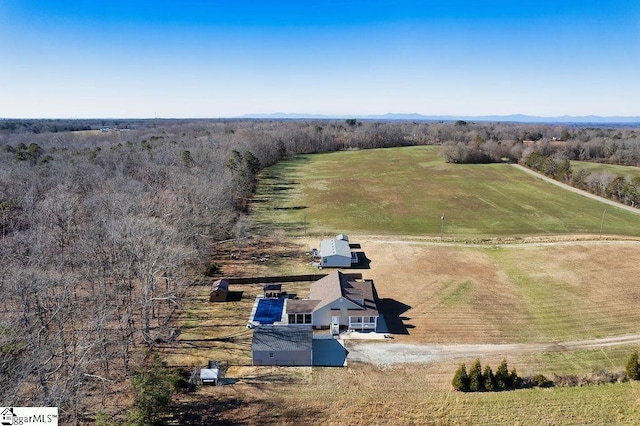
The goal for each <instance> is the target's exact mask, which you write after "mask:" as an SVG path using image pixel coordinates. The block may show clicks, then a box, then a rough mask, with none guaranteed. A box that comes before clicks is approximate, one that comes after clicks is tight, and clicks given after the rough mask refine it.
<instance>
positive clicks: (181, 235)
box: [0, 120, 640, 424]
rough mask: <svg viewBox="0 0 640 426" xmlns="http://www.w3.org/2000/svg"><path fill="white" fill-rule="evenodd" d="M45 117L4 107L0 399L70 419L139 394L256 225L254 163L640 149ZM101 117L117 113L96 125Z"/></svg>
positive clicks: (397, 129) (469, 129)
mask: <svg viewBox="0 0 640 426" xmlns="http://www.w3.org/2000/svg"><path fill="white" fill-rule="evenodd" d="M45 124H46V126H44V125H42V123H41V124H40V125H39V127H38V126H35V124H34V123H33V122H32V121H20V120H11V121H9V120H0V148H1V151H0V164H1V167H0V215H1V216H2V228H1V232H2V234H1V241H0V264H1V265H2V268H1V269H0V298H1V300H2V301H3V306H4V307H5V309H4V312H3V315H2V316H1V317H0V377H1V380H2V382H3V383H4V386H2V387H1V388H0V399H1V400H2V401H3V402H4V404H5V405H7V406H14V405H15V406H21V405H29V406H57V407H60V413H61V416H62V418H63V419H64V420H63V422H64V423H65V424H66V423H74V422H77V421H79V420H82V419H86V418H88V417H91V416H93V415H94V414H95V412H96V411H97V410H101V409H103V408H104V407H105V406H107V405H109V404H111V405H113V404H114V399H113V398H114V395H115V401H116V402H115V404H120V403H127V402H128V403H130V399H128V396H127V395H129V394H130V393H131V390H130V389H129V388H127V387H126V386H128V385H126V384H127V383H129V380H130V378H131V375H132V374H133V372H134V371H135V370H136V368H137V367H138V366H139V365H140V364H141V363H142V362H143V359H142V358H143V357H144V356H145V354H146V351H145V350H143V349H145V348H147V347H153V346H154V345H155V344H157V343H158V342H167V341H171V339H172V338H173V336H174V334H175V331H174V330H172V328H171V323H170V321H169V320H170V315H171V313H172V311H173V310H174V309H175V308H176V307H179V306H180V298H181V295H182V294H183V293H184V291H185V289H186V288H187V286H188V285H190V284H191V283H192V282H193V281H194V280H195V279H197V277H198V275H199V274H200V273H204V271H205V265H206V264H207V260H208V256H210V254H211V243H212V242H214V241H217V240H223V239H229V238H235V237H236V236H239V235H242V234H244V233H246V232H247V231H248V230H249V229H250V222H249V221H248V219H247V214H248V213H249V208H250V203H249V201H250V199H251V196H252V193H253V190H254V188H255V183H256V179H257V176H258V174H259V172H260V170H261V169H262V168H264V167H267V166H269V165H273V164H275V163H277V162H278V161H280V160H281V159H283V158H286V157H289V156H291V155H295V154H301V153H316V152H328V151H336V150H348V149H366V148H379V147H391V146H404V145H407V146H408V145H424V144H437V145H443V155H444V156H445V158H446V160H447V161H451V162H469V161H472V162H477V161H481V162H484V161H501V160H502V159H503V158H509V159H511V160H513V161H526V159H530V158H532V153H537V154H535V155H538V156H540V155H542V156H546V157H547V158H552V159H554V161H561V160H568V159H574V158H577V159H582V160H589V161H603V162H604V161H609V162H616V163H620V164H633V165H640V139H639V134H638V131H637V130H635V129H633V128H627V127H619V128H618V127H607V128H593V127H578V126H555V125H524V124H504V123H502V124H498V123H465V122H456V123H449V122H437V123H436V122H434V123H431V122H406V121H402V122H385V123H380V122H369V121H364V122H360V121H356V120H347V121H293V120H292V121H257V120H238V121H206V120H198V121H186V120H185V121H177V120H174V121H152V120H138V121H131V122H126V121H123V120H121V121H118V122H117V123H103V122H102V121H91V120H88V121H69V122H66V121H64V120H58V121H56V120H54V121H46V122H45ZM105 125H113V126H114V127H113V128H110V129H108V130H106V131H101V130H99V129H100V128H102V127H104V126H105ZM54 126H55V130H56V131H53V129H54ZM79 128H80V129H81V130H82V131H59V129H73V130H77V129H79ZM42 129H46V131H43V130H42ZM88 129H92V130H91V131H87V130H88ZM535 155H533V156H534V157H535ZM630 202H631V201H630ZM635 202H636V201H634V203H635ZM123 384H125V385H124V386H123ZM122 408H126V406H123V407H122Z"/></svg>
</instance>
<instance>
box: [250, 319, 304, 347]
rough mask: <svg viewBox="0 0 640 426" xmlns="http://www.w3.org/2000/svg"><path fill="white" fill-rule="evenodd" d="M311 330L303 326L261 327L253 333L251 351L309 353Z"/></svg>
mask: <svg viewBox="0 0 640 426" xmlns="http://www.w3.org/2000/svg"><path fill="white" fill-rule="evenodd" d="M312 345H313V328H312V327H311V326H305V325H289V326H286V325H261V326H259V327H256V328H255V329H254V331H253V342H252V343H251V350H252V351H311V349H312Z"/></svg>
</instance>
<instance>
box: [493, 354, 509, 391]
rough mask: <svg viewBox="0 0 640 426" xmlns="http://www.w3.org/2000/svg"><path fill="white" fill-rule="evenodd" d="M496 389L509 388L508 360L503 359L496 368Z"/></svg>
mask: <svg viewBox="0 0 640 426" xmlns="http://www.w3.org/2000/svg"><path fill="white" fill-rule="evenodd" d="M495 380H496V390H505V389H508V388H509V369H508V367H507V360H506V359H503V360H502V362H501V363H500V365H499V366H498V369H497V370H496V376H495Z"/></svg>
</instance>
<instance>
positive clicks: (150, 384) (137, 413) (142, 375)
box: [130, 354, 178, 424]
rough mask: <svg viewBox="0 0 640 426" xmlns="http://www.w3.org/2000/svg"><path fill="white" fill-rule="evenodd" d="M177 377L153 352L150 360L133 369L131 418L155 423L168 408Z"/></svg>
mask: <svg viewBox="0 0 640 426" xmlns="http://www.w3.org/2000/svg"><path fill="white" fill-rule="evenodd" d="M177 380H178V377H177V375H176V374H175V373H174V372H173V371H172V370H170V369H169V368H167V364H166V363H165V362H164V361H163V360H162V359H161V358H160V356H159V355H157V354H154V355H153V357H152V359H151V362H150V363H148V364H147V365H144V366H142V367H141V368H139V369H138V370H137V371H135V373H134V375H133V379H132V384H133V396H134V410H133V411H132V412H131V413H130V416H131V418H135V419H137V420H136V421H131V423H138V422H139V421H140V420H142V423H144V424H155V423H157V422H158V421H159V420H160V418H161V416H162V415H163V414H164V413H165V412H166V411H167V410H168V408H169V403H170V402H171V396H172V395H173V393H174V391H175V388H176V383H177Z"/></svg>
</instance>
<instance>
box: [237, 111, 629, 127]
mask: <svg viewBox="0 0 640 426" xmlns="http://www.w3.org/2000/svg"><path fill="white" fill-rule="evenodd" d="M238 118H254V119H263V120H269V119H273V120H280V119H290V120H305V119H307V120H331V119H349V118H351V119H354V118H355V119H358V120H412V121H457V120H464V121H495V122H510V123H567V124H570V123H579V124H587V123H594V124H595V123H601V124H640V116H637V117H621V116H613V117H611V116H610V117H602V116H598V115H581V116H572V115H563V116H559V117H538V116H534V115H524V114H511V115H477V116H469V115H467V116H456V115H422V114H417V113H407V114H402V113H387V114H382V115H322V114H299V113H284V112H276V113H273V114H246V115H243V116H240V117H238Z"/></svg>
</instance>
